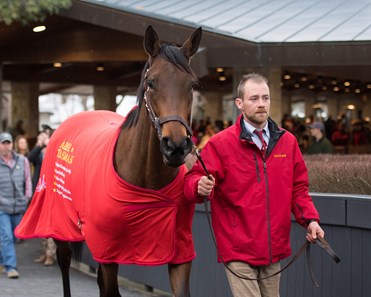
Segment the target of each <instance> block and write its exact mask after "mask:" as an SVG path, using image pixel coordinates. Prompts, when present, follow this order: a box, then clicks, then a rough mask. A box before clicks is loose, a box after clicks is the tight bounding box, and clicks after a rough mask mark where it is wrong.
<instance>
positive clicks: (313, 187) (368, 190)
mask: <svg viewBox="0 0 371 297" xmlns="http://www.w3.org/2000/svg"><path fill="white" fill-rule="evenodd" d="M304 159H305V162H306V164H307V167H308V175H309V191H310V192H316V193H342V194H362V195H371V155H304Z"/></svg>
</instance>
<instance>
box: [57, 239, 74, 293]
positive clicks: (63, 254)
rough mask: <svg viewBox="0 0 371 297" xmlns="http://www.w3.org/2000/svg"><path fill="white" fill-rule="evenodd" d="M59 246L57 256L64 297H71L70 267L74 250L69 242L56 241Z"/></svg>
mask: <svg viewBox="0 0 371 297" xmlns="http://www.w3.org/2000/svg"><path fill="white" fill-rule="evenodd" d="M54 242H55V244H56V246H57V250H56V255H57V262H58V266H59V269H60V270H61V273H62V281H63V296H64V297H71V287H70V265H71V255H72V250H71V248H70V245H69V243H68V242H67V241H60V240H56V239H54Z"/></svg>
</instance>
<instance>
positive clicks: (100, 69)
mask: <svg viewBox="0 0 371 297" xmlns="http://www.w3.org/2000/svg"><path fill="white" fill-rule="evenodd" d="M95 69H96V70H97V71H100V72H101V71H104V66H103V64H98V65H97V68H95Z"/></svg>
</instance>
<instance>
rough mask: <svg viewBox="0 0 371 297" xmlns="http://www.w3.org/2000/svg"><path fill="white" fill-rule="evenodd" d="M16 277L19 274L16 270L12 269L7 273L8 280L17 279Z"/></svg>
mask: <svg viewBox="0 0 371 297" xmlns="http://www.w3.org/2000/svg"><path fill="white" fill-rule="evenodd" d="M18 277H19V273H18V271H17V270H15V269H12V270H9V271H8V278H18Z"/></svg>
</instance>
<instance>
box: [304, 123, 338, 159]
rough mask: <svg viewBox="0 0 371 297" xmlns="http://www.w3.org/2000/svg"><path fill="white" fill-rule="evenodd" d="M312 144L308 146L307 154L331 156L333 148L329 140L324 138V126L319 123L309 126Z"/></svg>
mask: <svg viewBox="0 0 371 297" xmlns="http://www.w3.org/2000/svg"><path fill="white" fill-rule="evenodd" d="M309 128H310V133H311V134H312V136H313V142H312V143H310V144H309V146H308V149H307V151H306V153H307V154H310V155H313V154H332V153H333V151H334V148H333V146H332V143H331V141H330V140H328V139H327V138H326V136H325V126H324V125H323V124H322V123H321V122H314V123H313V124H312V125H309Z"/></svg>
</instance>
